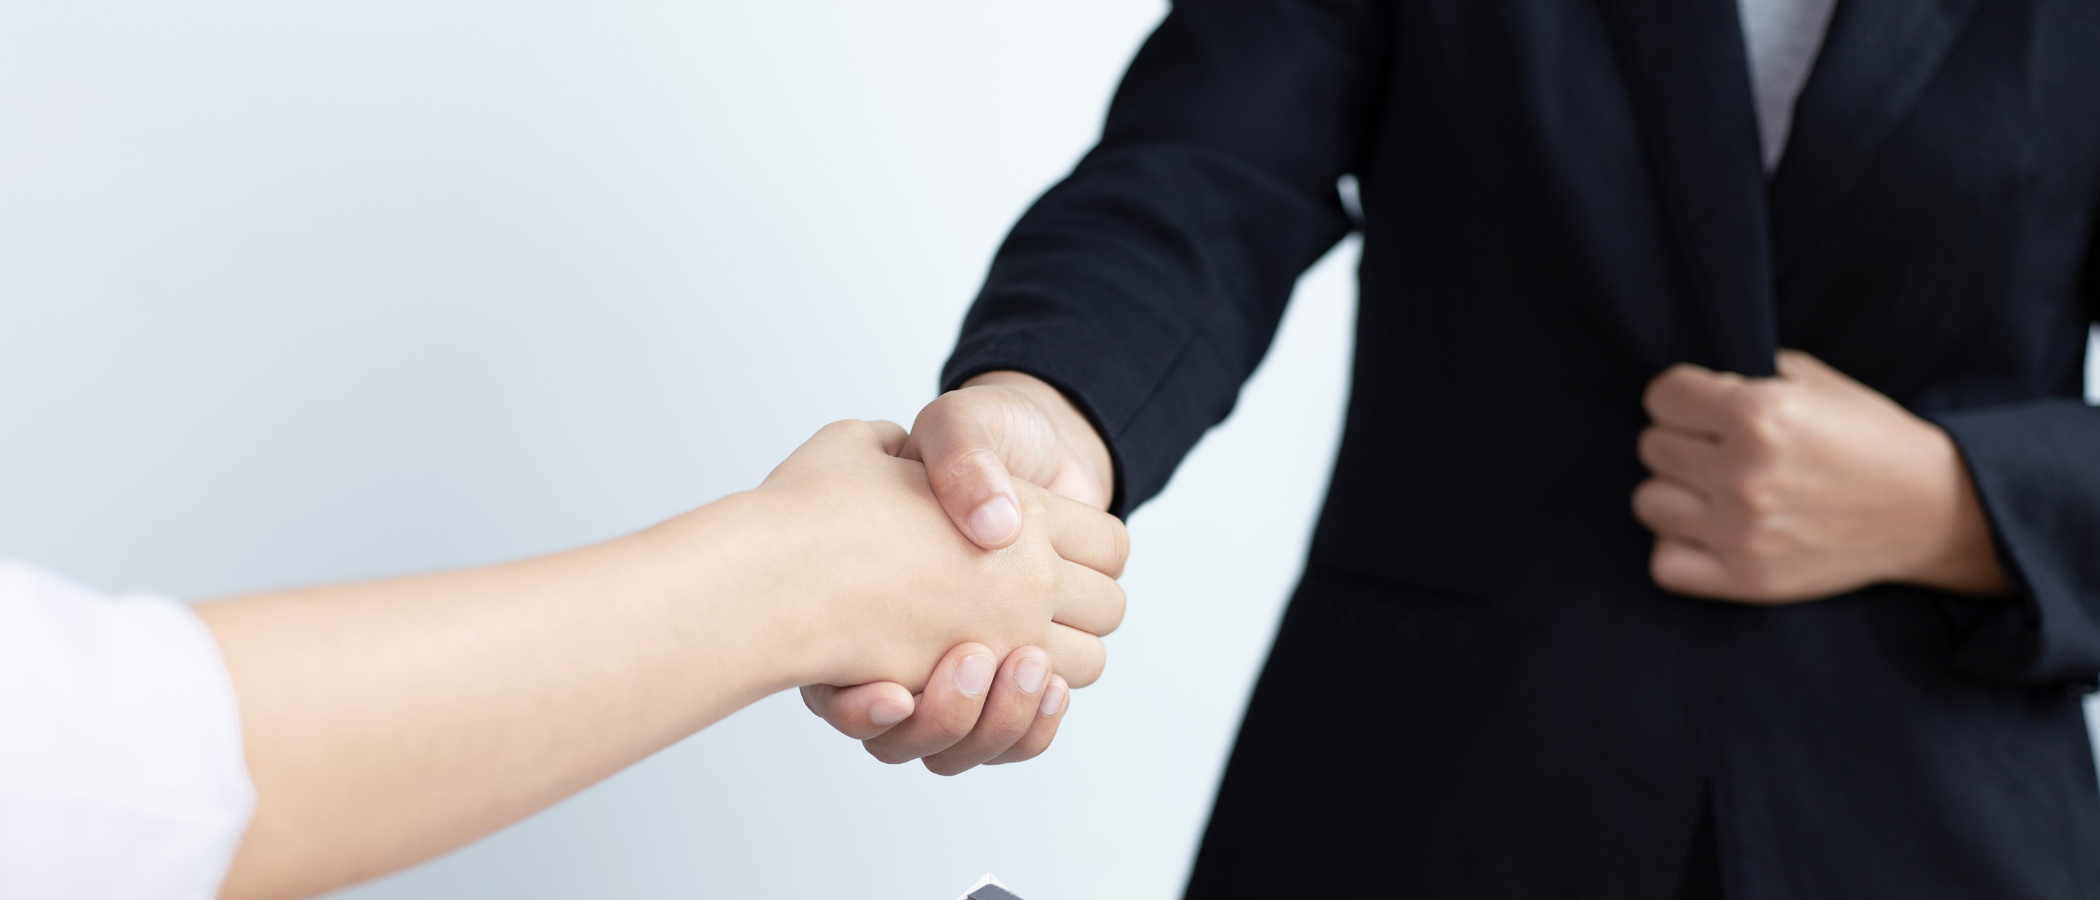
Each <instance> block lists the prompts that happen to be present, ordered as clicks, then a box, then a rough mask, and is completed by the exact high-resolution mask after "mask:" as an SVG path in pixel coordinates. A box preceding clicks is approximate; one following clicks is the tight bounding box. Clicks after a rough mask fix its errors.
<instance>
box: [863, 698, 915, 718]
mask: <svg viewBox="0 0 2100 900" xmlns="http://www.w3.org/2000/svg"><path fill="white" fill-rule="evenodd" d="M908 715H911V709H910V707H907V706H905V705H904V704H902V703H898V702H897V701H895V700H891V699H889V698H886V697H885V698H883V699H881V700H877V701H875V702H874V703H871V704H869V705H868V721H870V722H873V723H875V724H877V725H895V724H897V723H898V722H902V721H904V717H905V716H908Z"/></svg>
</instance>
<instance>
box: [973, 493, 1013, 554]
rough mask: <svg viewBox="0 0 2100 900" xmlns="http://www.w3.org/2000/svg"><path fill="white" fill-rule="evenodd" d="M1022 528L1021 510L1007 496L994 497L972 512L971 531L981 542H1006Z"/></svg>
mask: <svg viewBox="0 0 2100 900" xmlns="http://www.w3.org/2000/svg"><path fill="white" fill-rule="evenodd" d="M1020 529H1021V511H1020V510H1018V509H1015V508H1014V502H1013V501H1012V500H1008V499H1006V498H1005V497H993V498H992V499H990V500H986V501H985V502H984V505H983V506H980V507H977V511H976V512H973V513H971V514H970V533H971V534H974V535H976V536H977V542H978V543H980V544H998V543H1004V542H1005V541H1006V540H1007V539H1008V538H1011V537H1013V536H1014V532H1016V531H1019V530H1020Z"/></svg>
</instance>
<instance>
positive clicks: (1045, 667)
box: [1014, 656, 1050, 694]
mask: <svg viewBox="0 0 2100 900" xmlns="http://www.w3.org/2000/svg"><path fill="white" fill-rule="evenodd" d="M1049 677H1050V664H1049V663H1048V662H1045V661H1044V660H1041V659H1038V658H1036V657H1033V656H1031V657H1028V658H1027V659H1023V660H1021V664H1020V665H1018V666H1015V667H1014V683H1015V684H1018V685H1020V686H1021V693H1023V694H1033V693H1035V692H1036V691H1040V690H1042V689H1043V680H1044V679H1046V678H1049Z"/></svg>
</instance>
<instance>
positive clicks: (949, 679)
mask: <svg viewBox="0 0 2100 900" xmlns="http://www.w3.org/2000/svg"><path fill="white" fill-rule="evenodd" d="M902 455H903V456H904V457H906V458H908V459H916V460H919V461H921V462H923V463H925V465H926V474H927V478H928V480H929V481H930V483H931V485H932V487H933V492H934V496H935V497H937V498H939V500H940V502H941V506H942V508H943V509H945V510H947V513H948V517H949V518H950V519H951V520H953V521H954V522H955V527H956V528H957V529H958V530H960V531H961V532H962V533H963V534H964V535H966V536H968V537H969V538H970V540H972V541H974V542H976V543H977V544H978V545H979V546H981V547H983V548H985V549H988V550H991V549H998V548H1001V547H1005V546H1007V545H1008V544H1011V543H1013V541H1014V539H1015V538H1016V537H1018V536H1019V535H1020V533H1021V513H1020V509H1021V507H1020V505H1019V503H1018V500H1017V497H1016V494H1015V490H1014V486H1013V481H1014V479H1016V478H1018V479H1020V480H1022V481H1026V482H1029V483H1031V484H1035V485H1038V486H1041V487H1044V488H1047V489H1049V490H1050V491H1051V492H1052V493H1056V494H1062V495H1064V496H1066V497H1069V498H1071V499H1073V500H1078V501H1080V502H1081V503H1085V504H1087V505H1089V506H1092V507H1094V508H1095V509H1107V508H1108V504H1109V501H1110V500H1112V499H1113V497H1114V493H1115V477H1114V472H1113V470H1112V468H1111V465H1110V462H1109V456H1108V445H1107V444H1105V443H1103V442H1102V440H1101V436H1100V435H1099V434H1096V433H1095V432H1094V427H1093V425H1091V424H1090V423H1088V422H1087V420H1086V416H1085V415H1083V414H1081V413H1080V412H1079V410H1078V409H1077V408H1076V407H1074V406H1073V405H1072V402H1071V401H1070V400H1068V399H1066V398H1065V396H1064V394H1062V393H1060V392H1059V391H1058V390H1057V389H1056V388H1053V387H1051V386H1050V385H1048V384H1045V383H1044V382H1043V381H1042V380H1040V379H1038V378H1035V377H1034V376H1031V375H1024V374H1021V373H1019V372H987V373H985V374H983V375H979V376H977V377H976V378H972V379H970V380H969V381H968V382H966V383H965V384H964V385H963V386H962V387H961V388H960V389H958V390H954V391H950V392H948V393H946V394H942V395H941V396H940V397H938V398H936V399H935V400H934V401H933V402H932V403H929V404H927V405H926V408H925V409H924V410H922V411H920V413H919V417H918V420H917V421H915V422H913V423H912V431H911V437H910V439H909V440H908V441H907V442H906V443H905V446H904V450H903V452H902ZM1128 553H1129V548H1128V546H1119V547H1113V548H1103V549H1102V551H1101V552H1098V553H1093V554H1090V556H1092V557H1093V558H1095V559H1099V560H1106V561H1111V562H1112V564H1104V567H1103V568H1102V569H1101V571H1102V573H1103V574H1105V575H1108V576H1109V577H1111V578H1113V577H1118V576H1120V575H1122V574H1123V559H1124V558H1125V557H1126V556H1127V555H1128ZM978 657H981V658H978ZM1038 659H1040V660H1041V661H1042V667H1041V668H1038V667H1037V665H1036V660H1038ZM1048 662H1049V661H1048V657H1047V656H1044V655H1043V651H1042V650H1040V649H1037V648H1033V647H1025V648H1022V649H1020V650H1016V651H1014V652H1013V653H1010V654H1008V655H1007V658H1006V660H1005V661H1004V662H1003V663H998V664H995V663H994V662H993V660H992V657H991V654H990V651H989V650H987V649H985V648H984V647H983V646H981V645H977V644H964V645H962V646H959V647H956V648H955V649H954V650H953V651H951V652H950V653H949V654H948V657H947V658H946V659H944V660H943V661H942V662H941V666H940V668H939V669H938V670H937V671H936V672H935V673H934V676H933V677H932V678H931V679H930V680H928V682H927V688H926V690H925V691H924V692H923V693H921V694H919V695H917V696H914V695H913V694H912V693H911V692H910V691H908V690H906V689H905V688H904V687H903V686H902V685H898V684H893V683H889V682H878V683H875V684H863V685H859V686H856V687H849V688H835V687H829V686H824V685H816V686H812V687H805V688H803V689H802V701H803V703H804V704H806V705H808V707H809V709H810V711H811V712H814V713H816V714H817V715H818V716H821V717H823V719H824V721H826V722H828V723H830V724H831V725H832V727H834V728H837V729H838V730H839V731H841V732H843V733H845V734H846V735H847V736H849V737H853V738H856V739H859V740H861V741H862V742H863V744H864V745H865V746H866V747H867V749H868V752H869V753H871V754H873V755H874V756H875V758H877V759H880V760H882V761H883V762H887V763H903V762H909V761H911V760H913V759H921V758H923V759H924V760H925V761H926V768H928V769H930V770H932V771H934V772H937V773H939V774H942V775H954V774H956V773H959V772H962V771H965V770H968V769H970V768H972V767H974V766H977V765H980V764H997V763H1006V762H1019V761H1021V760H1025V759H1029V758H1032V757H1034V756H1035V755H1036V754H1039V753H1041V752H1043V750H1044V749H1045V748H1047V747H1048V746H1049V745H1050V740H1051V738H1052V737H1054V736H1055V735H1056V733H1057V726H1058V723H1059V722H1061V721H1063V717H1064V710H1065V707H1066V706H1067V705H1069V688H1071V687H1085V686H1086V684H1087V683H1088V682H1090V681H1092V677H1091V675H1092V674H1093V673H1098V672H1099V671H1100V665H1099V662H1098V661H1096V662H1095V664H1094V665H1093V666H1092V669H1091V672H1089V673H1088V676H1089V677H1088V678H1087V679H1086V681H1075V682H1073V683H1071V684H1069V685H1068V684H1067V683H1066V678H1065V677H1064V675H1062V674H1050V673H1049V665H1048ZM995 668H996V673H997V677H996V678H995V679H993V680H992V682H991V684H990V685H989V686H980V685H981V683H982V681H983V679H982V678H980V677H979V676H980V675H981V674H982V673H985V672H991V671H994V670H995ZM1038 673H1041V674H1040V675H1039V674H1038Z"/></svg>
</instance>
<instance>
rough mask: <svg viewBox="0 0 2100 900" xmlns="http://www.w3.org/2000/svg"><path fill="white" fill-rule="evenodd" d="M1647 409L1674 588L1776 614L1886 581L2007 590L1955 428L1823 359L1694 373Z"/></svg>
mask: <svg viewBox="0 0 2100 900" xmlns="http://www.w3.org/2000/svg"><path fill="white" fill-rule="evenodd" d="M1644 400H1645V405H1646V406H1647V409H1648V415H1649V416H1650V417H1651V418H1652V419H1653V420H1654V424H1652V425H1650V426H1649V427H1648V429H1647V430H1646V431H1644V432H1642V433H1641V440H1640V458H1641V462H1642V464H1643V465H1646V466H1647V467H1648V470H1649V471H1650V472H1651V473H1653V476H1654V477H1652V478H1650V479H1648V480H1647V481H1646V482H1644V483H1642V484H1641V486H1640V487H1639V488H1638V489H1636V490H1635V491H1634V494H1633V510H1634V515H1635V516H1636V517H1637V518H1639V519H1640V520H1641V522H1642V524H1645V525H1647V526H1648V527H1649V528H1650V529H1653V530H1654V531H1655V534H1656V540H1655V552H1654V555H1653V557H1652V558H1651V559H1650V562H1649V569H1650V571H1651V573H1652V574H1653V576H1654V578H1655V581H1656V583H1657V584H1659V585H1661V586H1662V587H1663V588H1665V589H1667V590H1670V591H1674V592H1677V593H1680V594H1690V595H1693V596H1700V597H1712V598H1716V599H1722V600H1734V601H1739V602H1743V603H1755V604H1767V605H1775V604H1784V603H1797V602H1801V601H1804V600H1814V599H1818V598H1822V597H1828V596H1831V595H1833V594H1838V593H1843V592H1845V591H1848V590H1852V589H1855V588H1859V587H1864V586H1866V585H1869V584H1874V583H1878V582H1907V583H1911V584H1919V585H1924V586H1928V587H1936V588H1941V589H1944V590H1951V591H1960V592H1965V593H1973V594H1996V593H2002V592H2003V591H2004V590H2005V589H2006V588H2005V575H2004V573H2003V572H2002V571H2000V570H1999V567H1998V562H1997V558H1996V553H1995V550H1994V548H1993V545H1992V542H1991V535H1990V528H1989V525H1988V524H1987V523H1986V521H1985V520H1984V516H1983V511H1982V508H1981V506H1980V505H1979V504H1978V502H1977V499H1976V491H1975V488H1974V487H1973V486H1972V485H1971V484H1970V482H1969V475H1968V470H1967V468H1966V467H1965V466H1964V465H1963V464H1962V460H1961V454H1960V452H1959V451H1958V450H1957V449H1956V448H1955V446H1954V442H1953V441H1952V440H1951V439H1949V438H1948V436H1947V434H1946V432H1944V431H1942V430H1940V428H1939V427H1938V426H1935V425H1933V424H1932V423H1930V422H1927V421H1925V420H1924V419H1921V418H1918V417H1917V416H1914V415H1912V414H1911V413H1910V412H1909V411H1907V410H1905V409H1904V408H1903V407H1901V406H1899V405H1897V404H1896V403H1895V402H1894V401H1892V400H1890V399H1889V398H1887V397H1884V396H1882V395H1881V394H1878V393H1876V392H1874V391H1873V390H1872V389H1869V388H1868V387H1866V386H1865V385H1862V384H1860V383H1859V382H1857V381H1853V380H1852V379H1850V378H1847V377H1846V376H1845V375H1844V374H1843V373H1841V372H1838V371H1837V370H1836V369H1833V368H1831V367H1829V366H1828V365H1825V364H1824V363H1823V362H1821V361H1820V360H1817V359H1816V358H1814V357H1812V356H1809V355H1808V354H1806V353H1801V352H1799V351H1793V350H1785V351H1781V352H1780V354H1779V375H1778V377H1776V378H1760V379H1750V378H1744V377H1742V376H1739V375H1732V374H1727V373H1716V372H1712V371H1709V370H1707V369H1702V368H1700V367H1698V366H1693V365H1682V364H1680V365H1677V366H1673V367H1671V368H1670V369H1669V370H1668V371H1666V372H1664V373H1663V374H1662V375H1660V376H1658V377H1657V378H1656V379H1655V380H1654V381H1653V382H1650V383H1649V385H1648V391H1647V395H1646V397H1645V398H1644Z"/></svg>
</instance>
